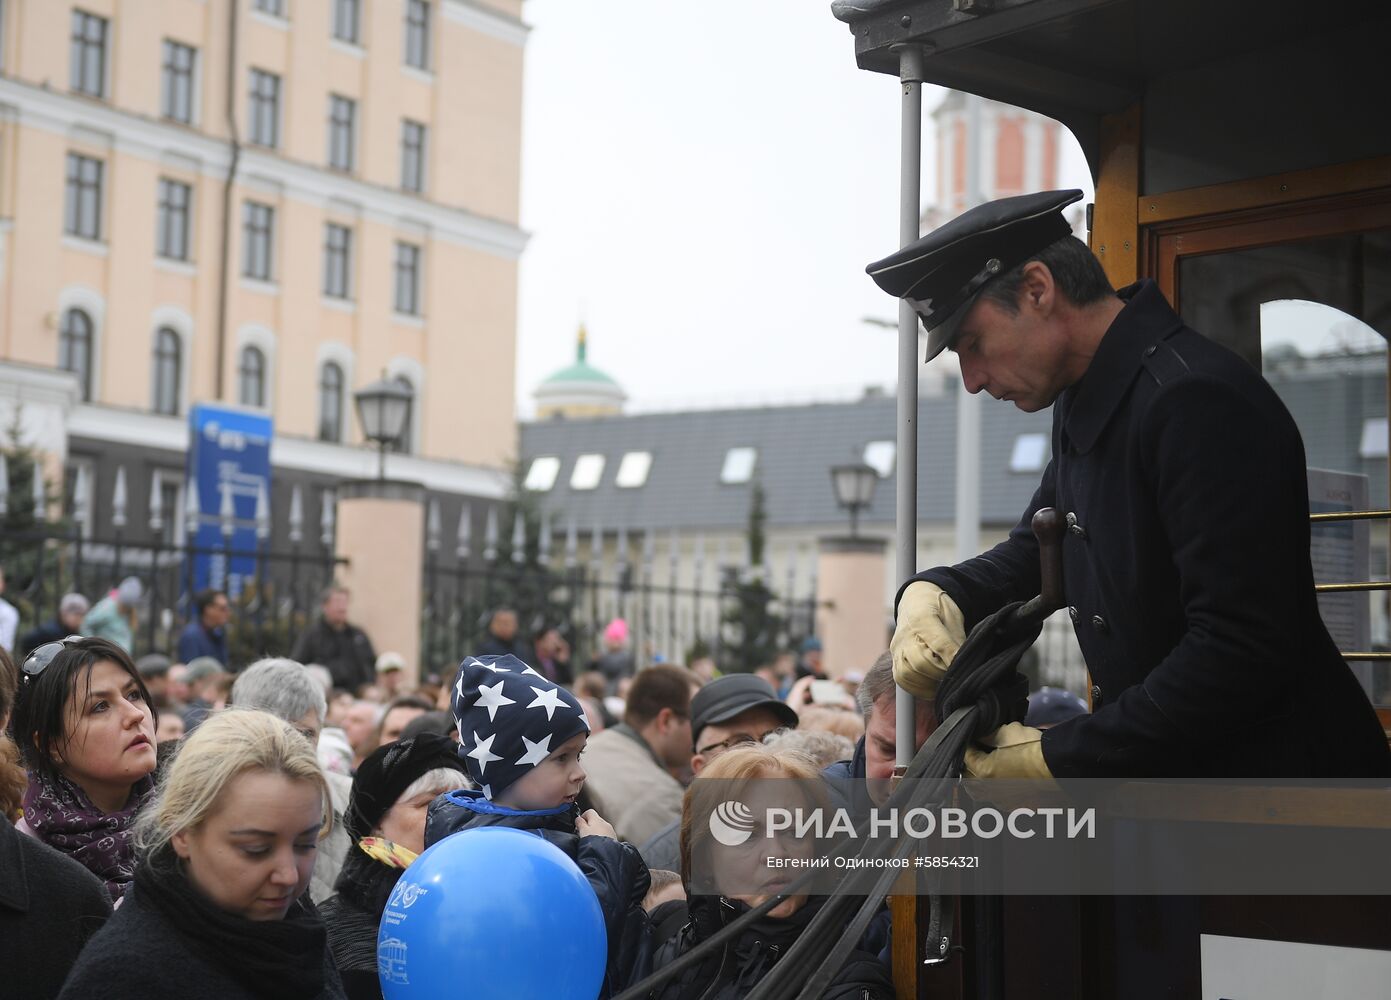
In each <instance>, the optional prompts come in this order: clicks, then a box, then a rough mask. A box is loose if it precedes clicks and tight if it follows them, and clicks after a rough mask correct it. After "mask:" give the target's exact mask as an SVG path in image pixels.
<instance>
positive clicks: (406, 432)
mask: <svg viewBox="0 0 1391 1000" xmlns="http://www.w3.org/2000/svg"><path fill="white" fill-rule="evenodd" d="M392 381H393V382H395V383H396V384H397V385H399V386H400V387H401V388H403V389H405V390H406V391H407V392H409V393H410V394H411V405H410V406H409V407H407V409H406V419H405V420H404V421H402V423H401V436H400V437H399V438H397V439H396V443H395V444H394V445H392V451H398V452H400V453H401V454H403V455H409V454H410V453H411V451H412V450H413V449H414V435H415V428H414V426H413V425H414V423H415V408H416V406H418V405H419V403H420V400H419V398H418V397H417V396H416V394H415V383H414V382H412V381H411V380H410V379H408V378H406V376H404V375H397V376H396V377H395V378H394V379H392Z"/></svg>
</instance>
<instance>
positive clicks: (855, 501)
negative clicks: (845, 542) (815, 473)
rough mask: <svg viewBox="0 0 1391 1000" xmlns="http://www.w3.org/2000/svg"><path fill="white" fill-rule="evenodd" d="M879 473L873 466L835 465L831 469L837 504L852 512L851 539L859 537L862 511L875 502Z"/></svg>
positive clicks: (860, 464)
mask: <svg viewBox="0 0 1391 1000" xmlns="http://www.w3.org/2000/svg"><path fill="white" fill-rule="evenodd" d="M878 483H879V473H877V472H876V471H875V470H874V467H873V466H871V465H865V464H864V463H858V464H856V465H835V466H832V467H831V485H832V486H833V487H834V488H835V491H836V503H838V504H840V506H841V507H843V508H845V509H846V510H848V511H849V512H850V537H851V538H855V537H857V536H858V534H859V531H858V528H859V523H860V511H862V510H864V509H865V508H866V507H868V506H869V505H870V503H871V502H872V501H873V500H874V487H875V486H877V485H878Z"/></svg>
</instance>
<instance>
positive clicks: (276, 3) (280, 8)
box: [251, 0, 285, 17]
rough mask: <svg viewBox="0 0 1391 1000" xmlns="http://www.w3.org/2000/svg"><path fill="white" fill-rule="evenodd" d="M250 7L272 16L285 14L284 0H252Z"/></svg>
mask: <svg viewBox="0 0 1391 1000" xmlns="http://www.w3.org/2000/svg"><path fill="white" fill-rule="evenodd" d="M251 6H252V8H253V9H255V10H259V11H260V12H261V13H262V14H269V15H271V16H272V17H284V16H285V0H252V4H251Z"/></svg>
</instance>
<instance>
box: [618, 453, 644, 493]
mask: <svg viewBox="0 0 1391 1000" xmlns="http://www.w3.org/2000/svg"><path fill="white" fill-rule="evenodd" d="M651 468H652V452H650V451H630V452H626V453H625V454H624V455H623V460H622V461H620V462H619V463H618V475H617V476H616V477H615V478H614V481H613V482H614V485H615V486H618V487H620V488H622V489H625V490H632V489H637V488H638V487H639V486H642V485H644V484H645V483H646V482H647V473H648V470H650V469H651Z"/></svg>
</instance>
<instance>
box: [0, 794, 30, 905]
mask: <svg viewBox="0 0 1391 1000" xmlns="http://www.w3.org/2000/svg"><path fill="white" fill-rule="evenodd" d="M22 836H24V834H22V833H20V832H19V831H18V830H16V829H15V828H14V827H13V826H12V825H11V824H10V821H9V820H7V819H5V818H4V817H3V816H0V871H3V872H4V873H5V877H4V878H3V879H0V906H4V907H8V908H9V909H11V910H18V911H19V912H21V913H28V912H29V879H28V878H27V877H26V876H25V871H24V845H23V844H21V843H20V842H19V838H20V837H22Z"/></svg>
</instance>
